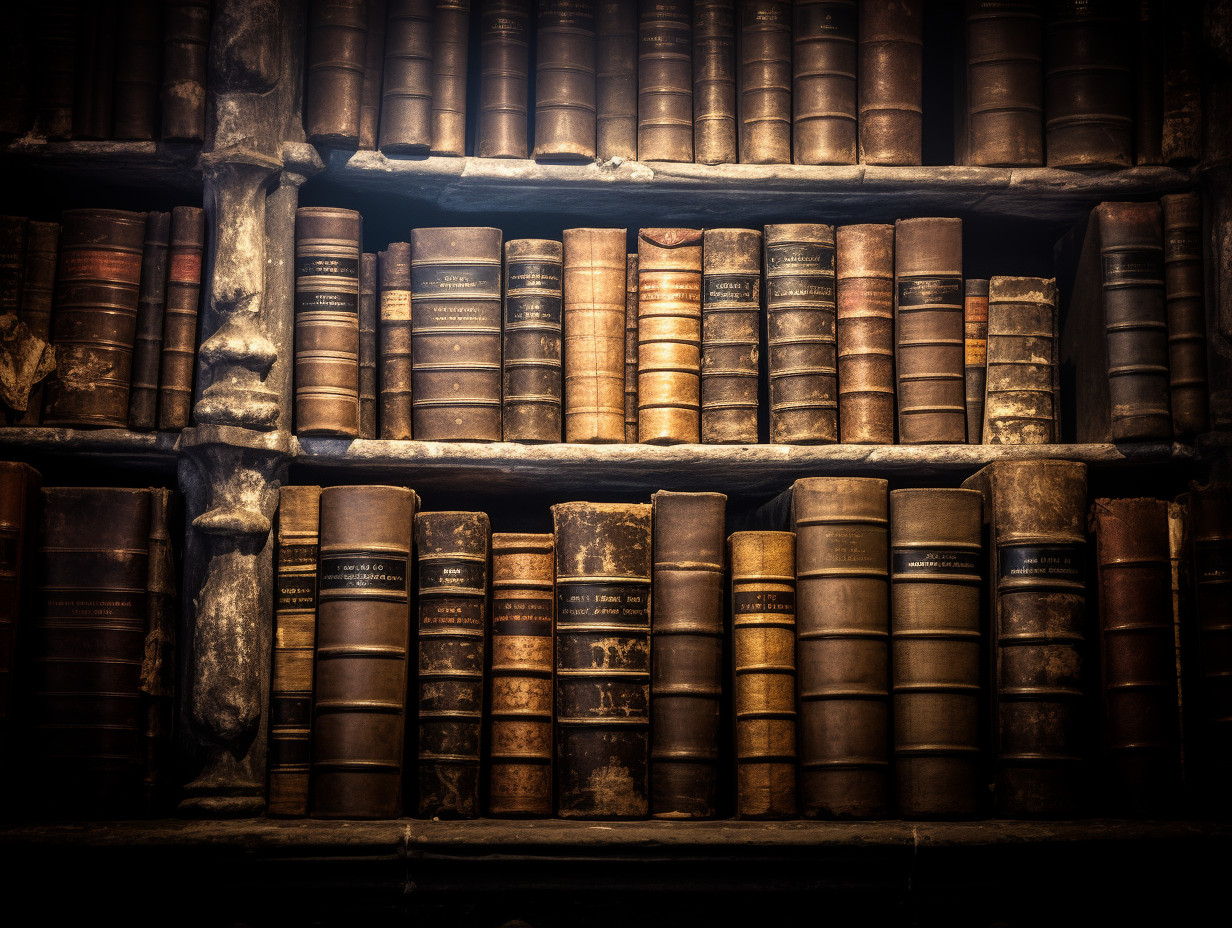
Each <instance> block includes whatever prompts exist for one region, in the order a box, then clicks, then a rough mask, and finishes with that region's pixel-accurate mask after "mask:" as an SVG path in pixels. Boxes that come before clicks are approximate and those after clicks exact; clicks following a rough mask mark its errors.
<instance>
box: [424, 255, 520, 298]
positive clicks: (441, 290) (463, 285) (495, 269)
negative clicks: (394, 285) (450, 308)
mask: <svg viewBox="0 0 1232 928" xmlns="http://www.w3.org/2000/svg"><path fill="white" fill-rule="evenodd" d="M500 272H501V269H500V265H498V264H476V265H465V264H463V265H453V266H450V267H441V266H439V265H432V266H429V267H412V268H411V299H414V300H424V299H429V300H430V299H441V298H445V299H448V298H451V297H454V298H466V299H469V298H473V297H478V298H479V299H492V298H494V297H495V298H499V297H500V279H501V273H500Z"/></svg>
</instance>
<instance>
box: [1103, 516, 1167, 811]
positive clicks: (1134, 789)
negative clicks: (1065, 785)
mask: <svg viewBox="0 0 1232 928" xmlns="http://www.w3.org/2000/svg"><path fill="white" fill-rule="evenodd" d="M1091 530H1092V531H1093V533H1094V535H1095V550H1096V558H1097V563H1098V573H1099V642H1100V668H1101V671H1102V682H1103V731H1104V777H1103V786H1102V788H1101V790H1100V792H1101V793H1102V794H1103V796H1104V798H1105V801H1106V808H1107V810H1108V811H1110V812H1111V813H1112V814H1114V815H1124V814H1129V815H1150V816H1157V815H1161V814H1164V813H1167V812H1170V811H1175V809H1176V808H1178V807H1179V800H1180V785H1181V752H1180V729H1179V718H1178V715H1177V708H1176V707H1177V695H1178V691H1177V667H1176V646H1175V641H1174V638H1173V627H1172V565H1171V560H1170V553H1169V552H1170V549H1169V543H1168V504H1167V503H1166V502H1164V501H1163V500H1157V499H1097V500H1096V501H1095V504H1094V506H1092V508H1091Z"/></svg>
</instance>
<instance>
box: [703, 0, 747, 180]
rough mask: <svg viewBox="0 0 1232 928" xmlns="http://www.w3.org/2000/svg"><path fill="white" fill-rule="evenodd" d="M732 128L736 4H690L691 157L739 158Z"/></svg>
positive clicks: (720, 0) (706, 160)
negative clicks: (691, 35) (691, 78)
mask: <svg viewBox="0 0 1232 928" xmlns="http://www.w3.org/2000/svg"><path fill="white" fill-rule="evenodd" d="M737 136H738V132H737V127H736V2H735V0H693V156H694V160H695V161H696V162H697V163H698V164H735V163H736V162H737V161H739V160H740V156H739V147H738V145H737Z"/></svg>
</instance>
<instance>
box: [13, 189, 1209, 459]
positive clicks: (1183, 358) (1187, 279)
mask: <svg viewBox="0 0 1232 928" xmlns="http://www.w3.org/2000/svg"><path fill="white" fill-rule="evenodd" d="M1159 205H1160V208H1161V209H1162V210H1163V230H1164V233H1163V234H1164V240H1163V241H1164V300H1165V308H1166V312H1167V320H1168V378H1169V383H1168V392H1169V393H1170V395H1171V397H1172V431H1173V434H1175V435H1177V436H1178V437H1182V438H1184V437H1189V436H1191V435H1196V434H1198V433H1199V432H1205V431H1206V430H1207V428H1208V427H1209V425H1210V413H1209V409H1208V400H1207V379H1206V309H1205V295H1206V294H1205V289H1206V288H1205V284H1204V282H1203V273H1204V271H1203V259H1202V252H1203V241H1204V239H1203V236H1202V195H1201V194H1200V193H1198V191H1196V190H1195V191H1191V192H1188V193H1170V194H1167V195H1165V196H1163V197H1161V198H1160V200H1159ZM31 225H33V223H31Z"/></svg>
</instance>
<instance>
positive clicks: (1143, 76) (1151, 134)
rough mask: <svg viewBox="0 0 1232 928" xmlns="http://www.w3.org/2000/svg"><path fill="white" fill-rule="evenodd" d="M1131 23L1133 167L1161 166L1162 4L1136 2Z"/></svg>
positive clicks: (1147, 0)
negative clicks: (1132, 35) (1135, 10)
mask: <svg viewBox="0 0 1232 928" xmlns="http://www.w3.org/2000/svg"><path fill="white" fill-rule="evenodd" d="M1137 7H1138V10H1137V13H1138V15H1137V17H1136V22H1135V23H1134V26H1135V28H1134V39H1135V44H1134V52H1135V54H1134V62H1133V69H1134V163H1135V164H1163V163H1164V153H1163V135H1164V36H1163V31H1164V10H1163V0H1138V3H1137Z"/></svg>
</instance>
